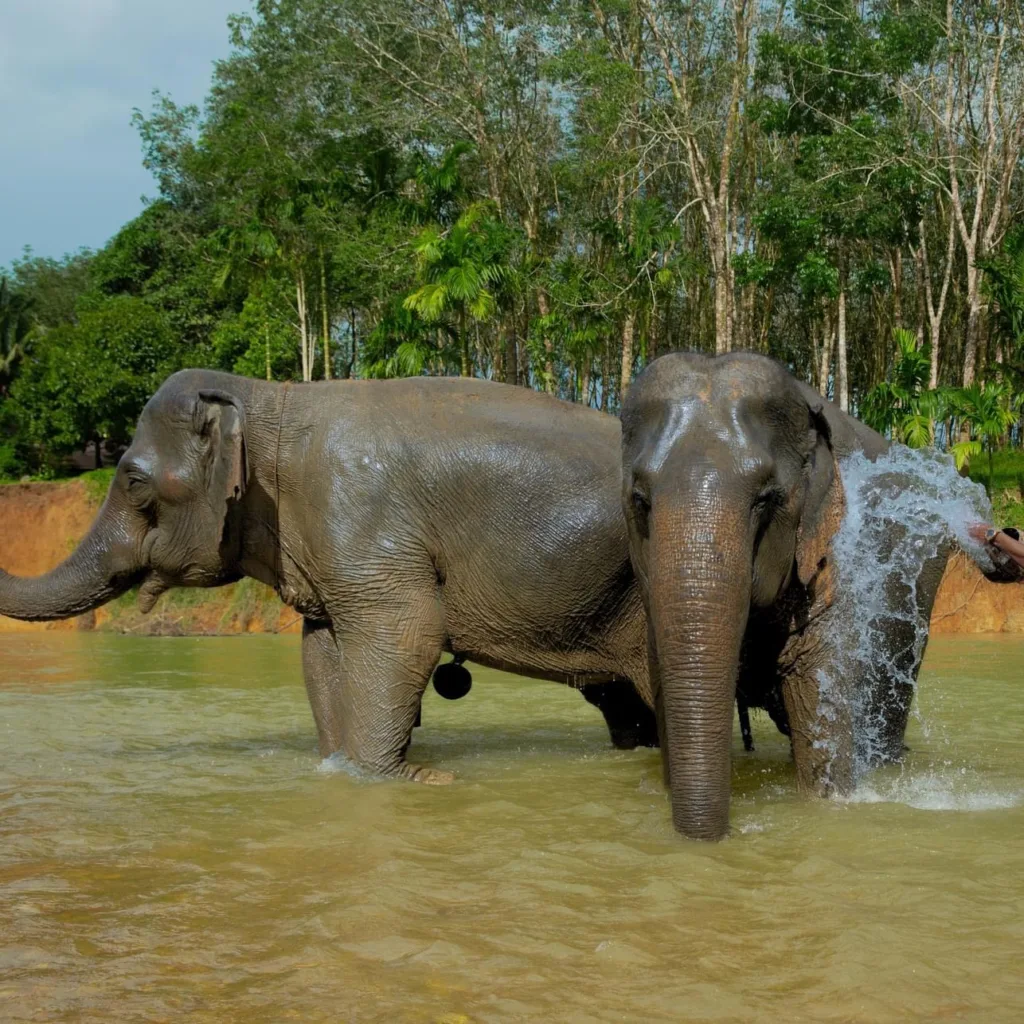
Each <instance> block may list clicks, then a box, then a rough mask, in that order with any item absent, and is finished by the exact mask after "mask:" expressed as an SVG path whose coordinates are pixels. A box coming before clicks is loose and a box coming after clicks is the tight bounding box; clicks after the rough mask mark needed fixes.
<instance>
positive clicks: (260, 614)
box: [0, 481, 1024, 636]
mask: <svg viewBox="0 0 1024 1024" xmlns="http://www.w3.org/2000/svg"><path fill="white" fill-rule="evenodd" d="M96 510H97V506H96V504H95V503H94V502H93V501H92V500H91V499H90V495H89V492H88V490H87V489H86V487H85V485H84V484H83V483H82V482H81V481H70V482H64V483H35V484H10V485H7V486H0V567H3V568H4V569H6V570H7V571H8V572H13V573H17V574H19V575H24V576H34V575H37V574H38V573H42V572H46V571H47V570H49V569H52V568H53V567H54V566H55V565H57V563H58V562H60V561H61V560H62V559H64V558H66V557H67V555H68V554H69V553H70V552H71V551H72V550H73V548H74V546H75V544H77V543H78V541H79V540H80V539H81V537H82V536H83V535H84V534H85V532H86V530H87V529H88V528H89V524H90V523H91V522H92V519H93V517H94V516H95V514H96ZM301 627H302V620H301V618H300V617H299V616H298V614H297V613H295V612H293V611H292V610H291V609H290V608H287V607H285V606H284V605H282V604H281V602H280V601H279V600H278V599H277V597H276V596H275V594H274V593H273V591H271V590H270V589H269V588H268V587H265V586H263V585H262V584H259V583H256V582H255V581H254V580H243V581H242V582H241V583H236V584H234V585H232V586H229V587H220V588H218V589H216V590H175V591H171V592H170V593H168V594H165V595H164V596H163V597H162V598H161V599H160V602H159V603H158V604H157V607H156V609H155V610H154V611H153V612H152V613H151V614H150V615H149V616H143V615H140V614H139V612H138V610H137V608H136V606H135V601H134V596H133V595H130V594H129V595H125V597H122V598H120V599H118V600H117V601H114V602H113V603H111V604H110V605H107V606H106V607H104V608H100V609H98V610H97V611H96V612H93V613H91V614H89V615H82V616H80V617H79V618H77V619H72V620H70V621H68V622H45V623H34V622H17V621H15V620H14V619H8V618H4V617H3V616H0V633H5V632H7V633H10V632H28V631H30V630H39V629H106V630H113V631H117V632H125V633H143V634H151V635H163V636H167V635H171V636H184V635H212V634H220V633H271V632H273V633H277V632H289V633H291V632H299V631H301ZM932 632H933V633H1021V632H1024V585H1012V584H1010V585H1003V586H999V585H997V584H994V583H989V582H988V581H987V580H986V579H984V578H983V577H982V576H981V574H980V573H979V572H978V570H977V569H976V568H975V567H974V566H973V564H972V563H971V562H970V561H969V560H968V559H967V558H966V556H964V555H963V554H957V555H955V556H954V557H953V558H952V559H950V563H949V567H948V568H947V570H946V576H945V578H944V579H943V581H942V586H941V588H940V589H939V594H938V598H937V600H936V602H935V609H934V612H933V614H932Z"/></svg>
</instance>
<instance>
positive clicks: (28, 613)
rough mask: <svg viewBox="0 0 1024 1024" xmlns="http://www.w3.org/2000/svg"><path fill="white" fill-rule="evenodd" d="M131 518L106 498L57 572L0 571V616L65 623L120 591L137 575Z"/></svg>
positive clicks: (137, 564)
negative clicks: (25, 573) (28, 574)
mask: <svg viewBox="0 0 1024 1024" xmlns="http://www.w3.org/2000/svg"><path fill="white" fill-rule="evenodd" d="M130 523H131V520H130V514H129V513H128V512H127V511H126V510H125V509H122V508H120V507H119V502H118V501H116V500H114V499H113V496H112V495H108V497H107V500H106V502H104V505H103V508H102V509H101V510H100V513H99V515H98V516H97V518H96V521H95V522H94V523H93V525H92V527H91V529H90V530H89V532H88V534H86V536H85V537H84V538H83V540H82V542H81V543H80V544H79V545H78V547H77V548H76V549H75V551H74V552H73V553H72V554H71V555H70V556H69V557H68V558H66V559H65V560H64V561H63V562H62V563H61V564H60V565H58V566H57V568H56V569H53V570H52V571H50V572H48V573H45V574H44V575H42V576H36V577H32V578H27V577H20V576H12V575H10V574H9V573H6V572H4V571H3V570H2V569H0V615H6V616H9V617H10V618H12V619H27V620H29V621H44V620H47V619H69V618H71V617H72V616H74V615H82V614H83V613H84V612H88V611H91V610H92V609H93V608H98V607H99V606H100V605H101V604H104V603H105V602H107V601H110V600H111V599H113V598H115V597H117V596H118V595H119V594H122V593H124V591H126V590H127V589H128V588H129V587H130V586H131V585H132V584H133V583H135V582H136V581H137V579H138V577H139V575H140V573H141V570H142V566H141V565H140V564H139V560H138V556H137V554H136V548H137V545H136V544H135V543H133V537H132V531H131V529H130Z"/></svg>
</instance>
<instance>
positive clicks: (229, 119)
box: [0, 0, 1024, 490]
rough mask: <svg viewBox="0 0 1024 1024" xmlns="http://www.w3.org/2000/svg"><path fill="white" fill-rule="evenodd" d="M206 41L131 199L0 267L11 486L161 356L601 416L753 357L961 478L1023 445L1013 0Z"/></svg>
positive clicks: (457, 20) (695, 5) (754, 8)
mask: <svg viewBox="0 0 1024 1024" xmlns="http://www.w3.org/2000/svg"><path fill="white" fill-rule="evenodd" d="M229 30H230V33H231V42H232V51H231V56H230V57H229V58H228V59H226V60H224V61H222V62H220V63H219V64H218V65H216V67H215V72H214V75H213V80H212V83H211V86H210V91H209V94H208V97H207V99H206V102H205V104H204V106H203V108H202V109H201V110H200V109H196V108H192V107H181V106H178V105H176V104H175V102H174V101H173V98H171V97H169V96H164V95H159V94H157V95H156V96H155V97H154V102H153V106H152V109H151V110H150V111H148V112H136V115H135V120H136V124H137V127H138V130H139V133H140V137H141V141H142V148H143V154H144V160H145V162H146V165H147V166H148V167H149V168H150V169H151V170H152V172H153V174H154V176H155V178H156V181H157V182H158V196H157V197H156V198H155V199H154V200H153V201H152V202H151V203H150V204H149V205H148V206H147V207H146V209H145V210H144V212H143V213H142V214H141V215H140V216H139V217H138V218H136V219H135V220H133V221H132V222H130V223H128V224H126V225H125V226H124V227H123V228H122V229H121V230H120V231H119V232H118V233H117V235H116V236H115V237H114V238H113V239H112V240H111V241H110V242H109V244H108V245H107V246H106V247H105V248H104V249H102V250H101V251H98V252H87V251H82V252H79V253H76V254H74V255H70V256H67V257H65V258H64V259H62V260H52V259H43V258H39V257H36V256H34V255H33V254H32V252H31V250H26V253H25V256H24V258H22V259H21V260H18V261H15V263H14V264H13V265H12V266H11V267H10V268H9V270H8V271H7V272H6V276H5V278H4V280H3V284H2V286H0V423H2V426H3V434H2V435H0V436H2V437H3V438H5V440H4V441H3V442H2V443H0V475H6V476H17V475H20V474H22V473H43V474H44V475H45V474H46V473H51V474H52V473H55V472H58V471H59V469H60V467H61V465H62V460H63V459H64V458H65V456H66V455H67V454H68V453H69V452H72V451H76V450H79V449H81V448H82V446H83V445H84V444H85V443H86V442H89V441H91V440H99V441H102V442H103V443H106V444H107V445H109V446H114V445H116V444H118V443H123V442H124V441H126V440H127V439H128V437H129V435H130V432H131V429H132V426H133V424H134V422H135V419H136V417H137V415H138V413H139V411H140V409H141V406H142V403H143V402H144V400H145V398H146V397H147V396H148V395H149V394H150V393H151V392H152V391H153V390H154V389H155V388H156V386H157V385H158V383H159V382H160V380H161V379H162V378H163V377H164V376H165V375H166V374H167V373H168V372H169V371H171V370H174V369H177V368H179V367H183V366H211V367H220V368H223V369H226V370H233V371H236V372H239V373H244V374H250V375H256V376H260V377H263V376H265V377H267V378H277V379H286V378H287V379H297V380H310V379H318V378H325V377H327V378H329V377H347V376H360V377H394V376H403V375H411V374H422V373H429V374H463V375H479V376H487V377H493V378H496V379H499V380H503V381H507V382H510V383H515V384H520V385H523V386H528V387H534V388H538V389H545V390H549V391H552V392H555V393H557V394H558V395H560V396H562V397H563V398H565V399H567V400H569V401H578V402H587V403H589V404H591V405H594V406H598V407H600V408H603V409H607V410H609V411H615V410H616V409H617V408H618V405H619V402H620V400H621V397H622V395H623V394H624V393H625V391H626V389H627V388H628V387H629V383H630V380H631V378H632V377H633V376H634V375H635V374H636V373H637V372H638V371H639V370H640V369H641V368H642V367H643V365H644V364H645V363H647V362H649V361H650V360H651V359H653V358H654V357H656V356H657V355H658V354H659V353H663V352H667V351H670V350H672V349H679V348H699V349H703V350H706V351H716V352H725V351H729V350H731V349H737V348H748V349H754V350H757V351H760V352H766V353H769V354H770V355H772V356H775V357H776V358H778V359H780V360H782V361H783V362H785V363H786V364H788V365H789V366H790V367H791V368H792V369H793V371H794V372H795V373H797V374H798V375H800V376H801V377H803V378H804V379H805V380H808V381H810V382H811V383H812V384H814V385H815V386H816V387H818V388H819V389H820V390H821V391H822V393H823V394H827V395H828V396H830V397H832V398H834V399H835V400H836V401H837V402H838V403H839V404H840V405H841V406H842V407H843V408H847V409H850V410H851V411H853V412H855V413H857V414H858V415H860V416H862V417H863V418H865V419H867V420H868V421H869V422H871V423H873V424H874V425H876V426H877V427H879V428H880V429H883V430H885V431H887V432H888V433H889V434H890V435H891V436H893V437H895V438H897V439H900V440H904V441H906V442H908V443H911V444H923V443H926V442H928V441H930V440H933V439H935V440H937V441H938V443H940V444H943V445H949V446H950V447H952V448H953V449H954V451H955V453H956V455H957V458H958V460H959V461H960V462H961V463H963V462H965V461H970V460H972V459H973V465H974V466H977V467H980V468H984V467H985V466H986V453H987V455H988V465H989V467H991V466H993V465H994V464H993V463H992V462H991V457H992V452H993V449H996V448H999V447H1003V446H1005V445H1006V443H1007V442H1008V441H1010V440H1019V438H1020V427H1019V418H1020V401H1021V396H1022V394H1024V227H1022V223H1021V211H1022V208H1024V173H1022V172H1024V162H1022V148H1024V6H1022V5H1021V4H1020V2H1019V0H856V2H855V0H575V2H557V0H556V2H555V3H552V4H547V3H533V2H531V0H507V2H506V0H469V2H454V0H258V2H257V3H256V4H255V5H254V7H253V9H252V11H251V13H249V14H241V15H239V16H237V17H235V18H233V19H231V21H230V25H229ZM83 201H84V200H83ZM26 241H27V242H30V241H31V239H27V240H26ZM993 472H994V470H993V469H992V468H990V469H989V478H990V479H991V478H992V475H993ZM1021 487H1022V490H1024V484H1021Z"/></svg>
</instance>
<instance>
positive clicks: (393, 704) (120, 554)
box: [0, 370, 657, 782]
mask: <svg viewBox="0 0 1024 1024" xmlns="http://www.w3.org/2000/svg"><path fill="white" fill-rule="evenodd" d="M619 439H620V431H619V424H618V421H617V420H615V419H613V418H612V417H610V416H605V415H603V414H602V413H599V412H597V411H594V410H590V409H586V408H583V407H581V406H578V405H571V404H569V403H565V402H560V401H558V400H557V399H555V398H553V397H551V396H547V395H540V394H536V393H534V392H532V391H530V390H527V389H524V388H514V387H508V386H505V385H502V384H495V383H490V382H488V381H479V380H473V381H466V380H457V379H437V378H434V379H424V378H416V379H409V380H401V381H338V382H333V383H318V384H303V385H288V384H277V383H268V382H262V381H253V380H247V379H244V378H240V377H234V376H231V375H228V374H222V373H215V372H208V371H198V370H190V371H183V372H181V373H178V374H175V375H174V376H172V377H171V378H169V379H168V380H167V381H166V382H165V383H164V385H163V386H162V387H161V388H160V390H159V391H158V392H157V393H156V395H155V396H154V397H153V398H152V399H151V400H150V401H149V403H148V404H147V405H146V408H145V410H144V411H143V413H142V417H141V419H140V420H139V424H138V429H137V430H136V433H135V437H134V440H133V441H132V444H131V446H130V448H129V449H128V451H127V452H126V453H125V455H124V457H123V458H122V459H121V462H120V464H119V466H118V469H117V474H116V477H115V479H114V481H113V483H112V485H111V488H110V491H109V493H108V495H107V498H106V501H105V503H104V505H103V508H102V509H101V510H100V512H99V515H98V517H97V519H96V522H95V523H94V524H93V526H92V528H91V530H90V532H89V533H88V535H87V536H86V537H85V538H84V540H83V541H82V543H81V544H80V545H79V546H78V548H77V549H76V550H75V552H74V553H73V554H72V555H71V556H70V557H69V558H68V559H67V560H66V561H65V562H64V563H63V564H61V565H60V566H59V567H57V568H56V569H54V570H53V571H52V572H50V573H48V574H47V575H45V576H41V577H38V578H35V579H20V578H16V577H12V576H9V575H7V574H5V573H3V572H2V571H0V614H3V615H9V616H13V617H15V618H21V619H57V618H67V617H70V616H73V615H79V614H81V613H83V612H86V611H88V610H90V609H92V608H95V607H97V606H98V605H100V604H103V603H104V602H105V601H109V600H110V599H111V598H113V597H116V596H117V595H118V594H121V593H123V592H124V591H126V590H127V589H128V588H130V587H132V586H134V585H140V592H139V601H140V604H141V606H142V607H143V609H144V610H148V609H149V608H151V607H152V606H153V604H154V602H155V601H156V600H157V598H158V597H159V595H160V594H161V593H162V592H163V591H165V590H166V589H167V588H169V587H175V586H189V587H211V586H217V585H219V584H223V583H228V582H231V581H233V580H237V579H239V578H240V577H242V576H251V577H254V578H255V579H258V580H261V581H263V582H264V583H267V584H269V585H271V586H273V587H274V588H275V589H276V590H277V592H278V594H279V595H280V596H281V598H282V599H283V600H284V601H285V602H286V603H287V604H289V605H291V606H292V607H293V608H295V609H296V610H297V611H299V612H301V613H302V615H303V616H304V617H305V622H304V629H303V665H304V675H305V680H306V687H307V691H308V694H309V698H310V702H311V704H312V709H313V716H314V719H315V722H316V727H317V731H318V735H319V744H320V751H321V753H322V754H324V755H325V756H326V755H328V754H332V753H334V752H336V751H342V752H344V754H346V755H347V756H348V757H349V758H350V759H351V760H352V761H354V762H355V763H356V764H358V765H360V766H362V767H363V768H365V769H367V770H369V771H372V772H375V773H379V774H381V775H386V776H402V777H407V778H411V779H415V780H417V781H421V782H444V781H448V780H449V779H450V777H451V776H450V774H449V773H447V772H444V771H442V770H438V769H434V768H419V767H416V766H415V765H411V764H408V763H407V762H406V760H405V752H406V748H407V747H408V745H409V740H410V735H411V730H412V729H413V727H414V724H415V723H416V721H417V719H418V715H419V709H420V699H421V697H422V694H423V691H424V688H425V687H426V685H427V681H428V679H429V678H430V675H431V672H432V671H433V670H434V667H435V665H437V662H438V658H439V656H440V655H441V653H442V652H443V651H450V652H452V653H453V654H454V655H455V656H456V659H457V660H459V661H461V660H462V659H464V658H468V659H471V660H473V661H476V662H479V663H481V664H484V665H490V666H494V667H497V668H502V669H507V670H510V671H513V672H519V673H521V674H523V675H529V676H534V677H540V678H545V679H552V680H558V681H562V682H567V683H571V684H572V685H575V686H577V687H578V688H579V689H581V690H582V692H583V695H584V696H585V697H586V698H587V699H588V700H589V701H590V702H591V703H593V704H595V705H597V706H598V707H599V708H600V709H601V711H602V712H603V713H604V715H605V718H606V720H607V722H608V725H609V728H610V730H611V733H612V739H613V742H614V743H615V744H616V745H617V746H620V747H633V746H636V745H637V744H648V745H656V743H657V733H656V727H655V722H654V716H653V714H652V712H651V711H650V710H649V708H648V705H647V704H645V703H644V702H643V701H642V700H641V699H640V698H639V697H638V696H637V693H636V690H634V688H633V686H632V685H631V684H632V683H635V684H636V687H637V689H639V690H640V692H642V693H645V694H646V695H648V696H649V694H650V690H649V686H648V683H647V656H646V619H645V616H644V613H643V606H642V604H641V600H640V595H639V593H638V591H637V588H636V585H635V582H634V577H633V573H632V570H631V568H630V563H629V551H628V545H627V538H626V527H625V523H624V521H623V517H622V511H621V505H620V499H619V478H620V454H619Z"/></svg>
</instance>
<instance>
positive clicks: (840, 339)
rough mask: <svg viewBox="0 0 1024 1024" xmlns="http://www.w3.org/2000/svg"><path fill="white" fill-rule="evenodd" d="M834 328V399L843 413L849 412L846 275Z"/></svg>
mask: <svg viewBox="0 0 1024 1024" xmlns="http://www.w3.org/2000/svg"><path fill="white" fill-rule="evenodd" d="M838 306H839V308H838V311H837V320H838V323H837V326H836V363H837V367H836V397H837V399H838V401H839V408H840V409H842V411H843V412H849V410H850V385H849V378H848V377H847V375H846V275H845V272H844V274H843V279H842V281H841V282H840V284H839V300H838Z"/></svg>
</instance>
